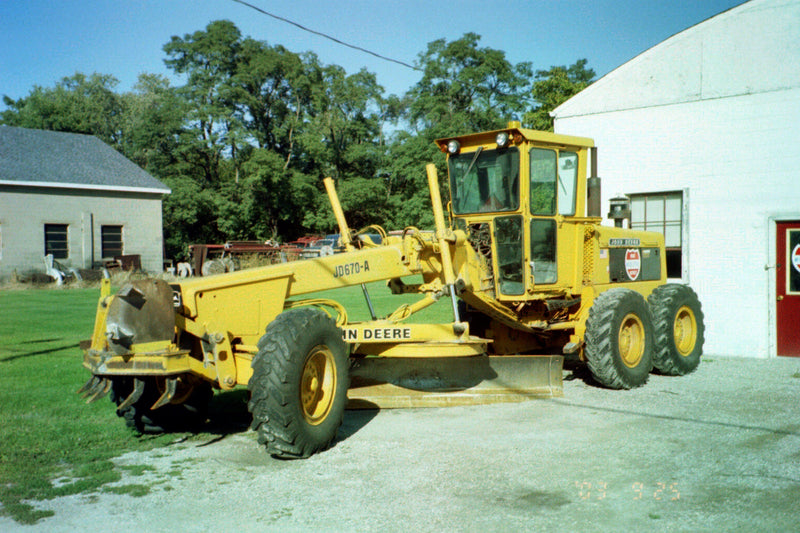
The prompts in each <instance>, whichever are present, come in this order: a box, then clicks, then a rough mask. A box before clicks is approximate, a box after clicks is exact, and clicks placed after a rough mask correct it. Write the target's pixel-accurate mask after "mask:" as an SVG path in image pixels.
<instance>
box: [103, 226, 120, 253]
mask: <svg viewBox="0 0 800 533" xmlns="http://www.w3.org/2000/svg"><path fill="white" fill-rule="evenodd" d="M108 229H114V230H117V229H118V230H119V241H118V242H119V247H118V248H117V247H114V248H111V246H110V245H109V244H106V242H107V239H106V230H108ZM124 233H125V227H124V226H123V225H122V224H103V225H101V226H100V256H101V257H102V258H103V259H113V258H114V257H117V256H121V255H125V238H124ZM116 242H117V241H114V244H116ZM109 248H111V250H109V251H112V252H113V251H116V250H119V253H112V254H106V251H107V250H108V249H109Z"/></svg>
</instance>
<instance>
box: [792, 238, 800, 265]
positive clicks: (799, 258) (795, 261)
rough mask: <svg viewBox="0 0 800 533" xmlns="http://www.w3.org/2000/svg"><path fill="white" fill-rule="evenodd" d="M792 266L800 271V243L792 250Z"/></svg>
mask: <svg viewBox="0 0 800 533" xmlns="http://www.w3.org/2000/svg"><path fill="white" fill-rule="evenodd" d="M792 266H793V267H794V269H795V270H797V271H798V272H800V244H798V245H797V246H795V247H794V250H792Z"/></svg>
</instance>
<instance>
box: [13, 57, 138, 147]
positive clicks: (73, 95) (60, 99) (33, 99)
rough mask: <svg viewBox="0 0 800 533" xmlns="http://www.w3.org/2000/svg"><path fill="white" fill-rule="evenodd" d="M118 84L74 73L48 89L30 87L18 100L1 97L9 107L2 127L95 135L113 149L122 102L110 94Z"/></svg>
mask: <svg viewBox="0 0 800 533" xmlns="http://www.w3.org/2000/svg"><path fill="white" fill-rule="evenodd" d="M117 84H118V81H117V79H116V78H114V77H113V76H109V75H104V74H97V73H95V74H92V75H91V76H88V77H87V76H86V75H85V74H81V73H76V74H75V75H73V76H70V77H66V78H63V79H62V80H61V81H59V82H58V83H57V84H56V86H55V87H54V88H52V89H45V88H42V87H38V86H37V87H34V88H33V90H31V93H30V94H29V95H28V96H27V97H25V98H20V99H19V100H12V99H11V98H8V97H7V96H4V97H3V103H4V104H5V105H6V106H7V107H8V108H9V109H7V110H6V111H3V112H2V113H0V119H2V123H3V124H7V125H9V126H19V127H21V128H33V129H42V130H54V131H65V132H70V133H83V134H88V135H95V136H97V137H98V138H100V139H102V140H103V141H105V142H106V143H108V144H111V145H112V146H115V145H116V144H117V143H118V142H119V140H120V136H121V131H120V130H121V118H122V110H123V108H122V102H121V98H120V96H119V95H117V94H116V93H115V92H114V87H116V86H117Z"/></svg>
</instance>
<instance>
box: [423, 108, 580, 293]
mask: <svg viewBox="0 0 800 533" xmlns="http://www.w3.org/2000/svg"><path fill="white" fill-rule="evenodd" d="M436 142H437V144H438V145H439V147H440V148H441V149H442V151H444V152H445V153H447V160H448V173H449V181H450V206H449V207H450V213H451V216H452V217H453V219H454V220H455V224H456V227H458V228H461V229H466V230H468V234H469V236H470V237H469V238H470V242H471V243H472V245H473V247H474V248H475V249H476V250H477V251H478V253H481V254H482V255H484V256H486V258H487V260H488V263H489V264H490V265H491V266H492V269H493V272H494V281H495V291H496V296H497V297H498V298H499V299H506V300H519V299H523V298H524V297H525V295H526V294H528V295H531V294H533V292H534V290H536V291H537V292H542V291H543V290H545V291H546V290H548V289H551V291H552V292H558V291H559V290H561V288H562V286H563V285H564V284H570V285H571V284H572V283H573V281H574V279H573V278H574V276H571V275H570V274H571V273H570V272H569V270H568V268H569V267H568V266H566V265H565V266H564V268H563V269H560V268H559V265H558V264H557V261H556V257H557V253H556V252H557V247H558V245H559V244H562V245H563V244H564V243H562V242H561V241H562V240H563V239H564V238H565V237H566V235H564V236H562V237H560V236H559V234H560V228H561V226H562V225H563V222H564V221H565V219H566V218H567V217H575V216H576V214H578V215H577V216H580V217H582V216H584V212H585V201H584V200H583V198H585V195H586V189H585V187H586V185H585V183H586V180H585V176H586V159H587V152H588V148H589V147H591V146H593V145H594V143H593V141H592V140H591V139H586V138H581V137H571V136H566V135H556V134H553V133H548V132H539V131H533V130H527V129H523V128H521V127H520V124H519V122H511V123H509V125H508V127H507V128H506V129H503V130H497V131H491V132H483V133H476V134H471V135H463V136H458V137H453V138H447V139H439V140H437V141H436ZM579 178H580V179H579ZM568 239H569V240H572V236H570V237H569V238H568ZM561 278H569V279H561Z"/></svg>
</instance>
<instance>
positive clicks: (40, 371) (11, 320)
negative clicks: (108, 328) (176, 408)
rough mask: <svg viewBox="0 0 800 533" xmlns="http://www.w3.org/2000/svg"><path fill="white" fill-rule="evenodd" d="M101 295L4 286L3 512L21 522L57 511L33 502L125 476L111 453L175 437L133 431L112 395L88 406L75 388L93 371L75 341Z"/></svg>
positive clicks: (0, 360) (0, 350) (0, 311)
mask: <svg viewBox="0 0 800 533" xmlns="http://www.w3.org/2000/svg"><path fill="white" fill-rule="evenodd" d="M98 295H99V291H98V290H97V289H65V290H56V289H26V290H0V420H2V424H0V504H2V508H1V509H0V513H2V514H4V515H6V516H10V517H11V518H13V519H14V520H16V521H18V522H20V523H23V524H31V523H35V522H36V521H38V520H39V519H41V518H44V517H47V516H50V515H51V514H52V513H50V512H47V511H40V510H37V509H36V508H35V507H34V505H33V504H31V503H28V501H36V500H45V499H49V498H53V497H56V496H64V495H68V494H78V493H84V492H93V491H96V490H97V489H99V488H100V487H102V486H103V485H106V484H108V483H111V482H115V481H119V480H120V479H121V477H122V476H121V473H120V471H118V470H117V469H115V468H114V465H113V463H112V462H111V461H110V459H111V458H113V457H116V456H118V455H120V454H121V453H124V452H126V451H130V450H144V449H151V448H153V447H155V446H160V445H163V444H164V443H167V442H170V441H172V440H174V439H175V436H174V435H173V436H170V435H164V436H160V437H156V438H152V437H150V438H136V437H135V435H134V434H133V433H131V432H130V431H129V430H128V429H127V428H126V427H125V425H124V424H123V423H122V422H121V420H120V419H119V418H118V417H117V416H116V414H115V411H114V409H113V408H112V407H111V405H110V404H109V402H108V400H107V399H106V400H105V401H99V402H95V403H93V404H90V405H86V404H85V402H84V401H83V400H82V399H81V398H80V396H78V395H77V394H75V391H76V390H77V389H78V388H79V387H80V386H81V385H82V384H83V383H84V382H85V381H86V379H87V378H88V373H87V372H86V371H85V370H84V369H83V367H82V366H81V352H80V350H79V348H78V343H79V342H80V341H81V340H83V339H86V338H88V337H89V336H90V335H91V330H92V326H93V323H94V313H95V308H96V306H97V298H98ZM54 479H59V480H61V482H59V483H57V484H54V483H53V480H54Z"/></svg>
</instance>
